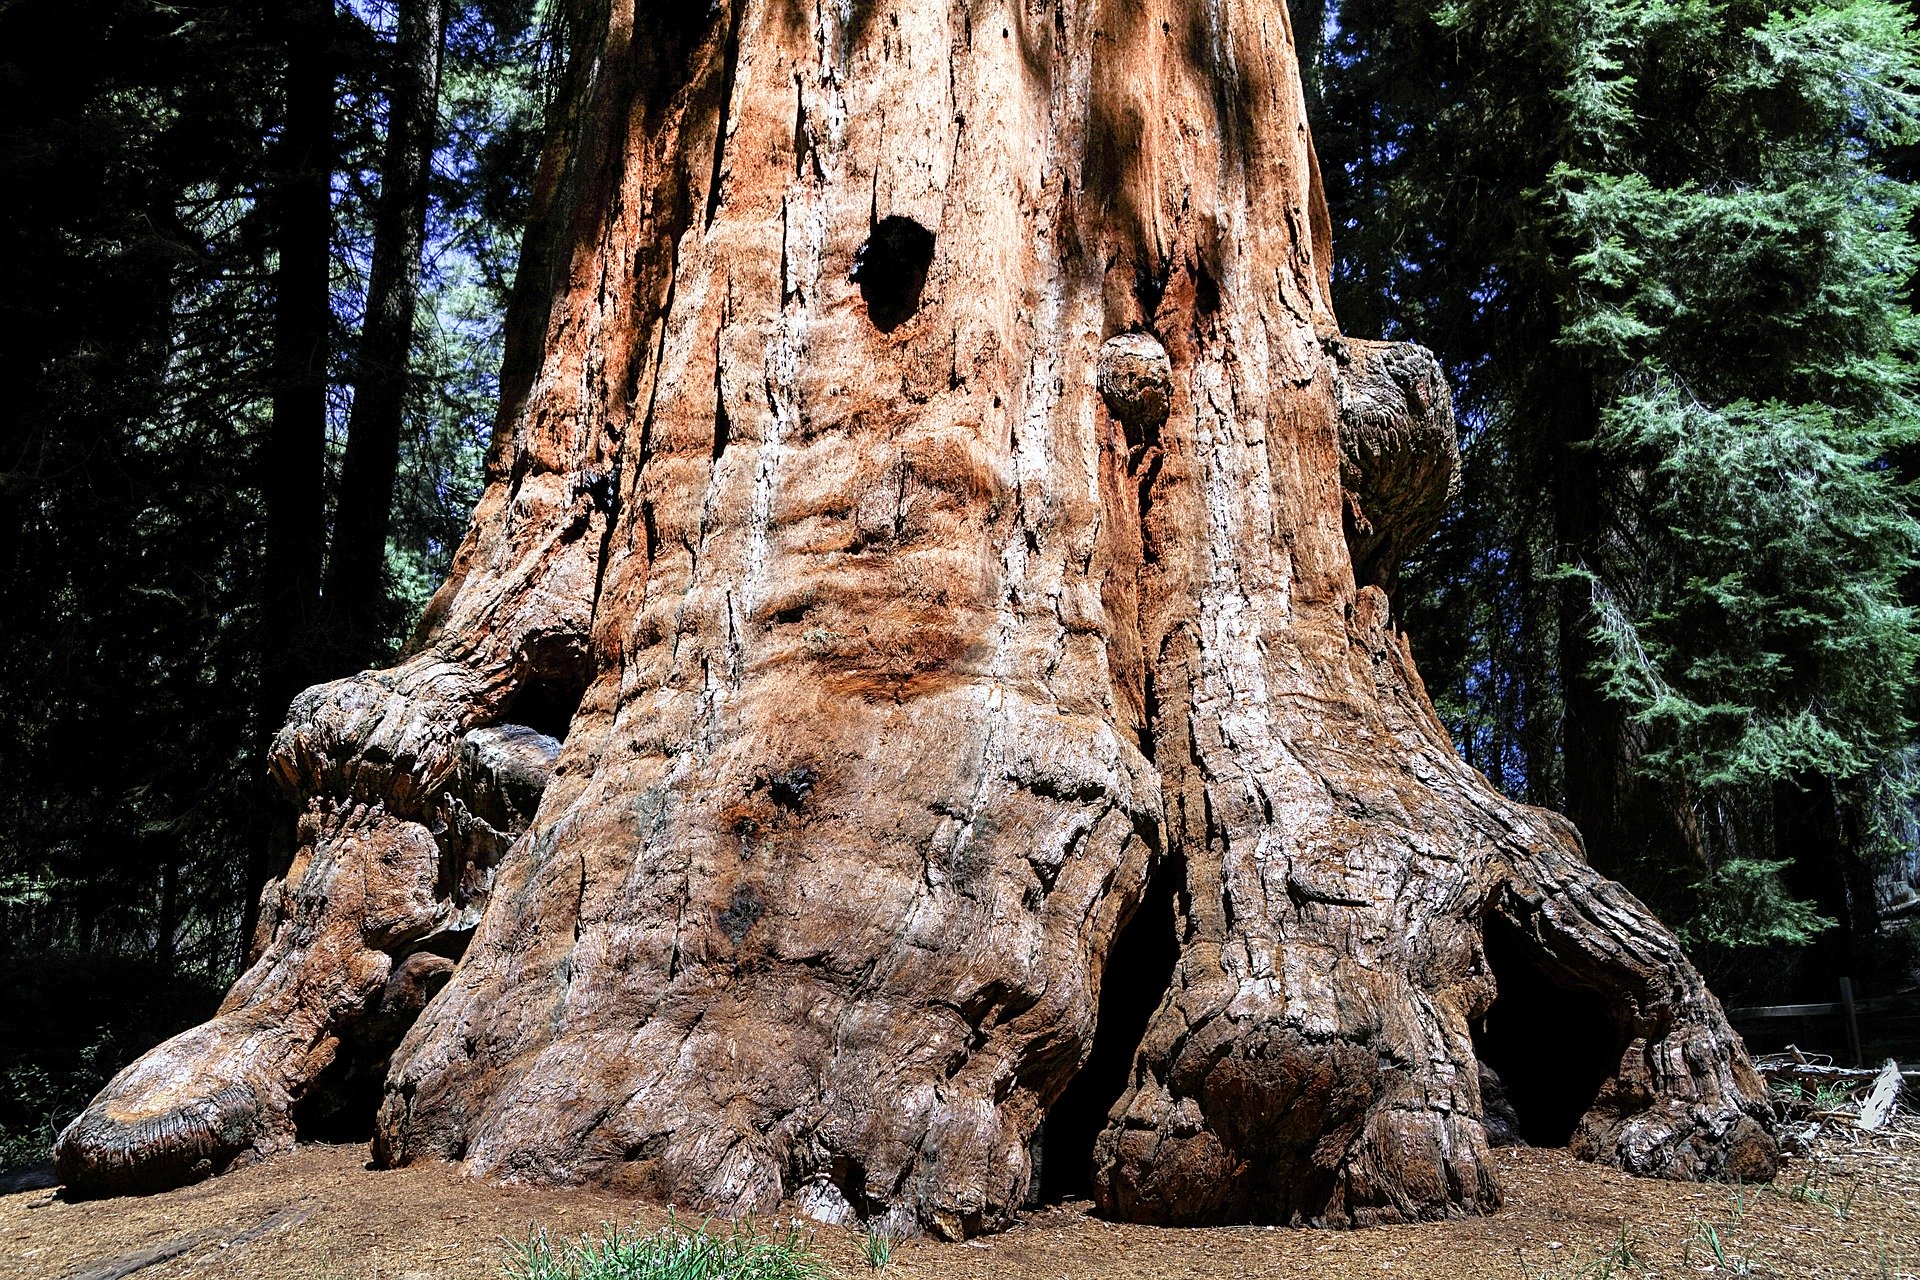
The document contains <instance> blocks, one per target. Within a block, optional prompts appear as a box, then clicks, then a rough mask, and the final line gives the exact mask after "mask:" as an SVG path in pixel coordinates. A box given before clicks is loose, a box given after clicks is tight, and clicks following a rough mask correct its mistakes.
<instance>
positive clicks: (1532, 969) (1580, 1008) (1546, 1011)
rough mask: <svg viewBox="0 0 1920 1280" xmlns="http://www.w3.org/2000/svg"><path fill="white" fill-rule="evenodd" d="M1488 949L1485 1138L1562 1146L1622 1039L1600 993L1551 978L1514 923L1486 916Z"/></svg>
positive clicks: (1482, 1040) (1480, 1046)
mask: <svg viewBox="0 0 1920 1280" xmlns="http://www.w3.org/2000/svg"><path fill="white" fill-rule="evenodd" d="M1486 948H1487V964H1488V967H1489V968H1491V969H1492V970H1493V978H1494V982H1495V983H1496V985H1497V986H1498V989H1499V994H1498V995H1497V996H1496V997H1495V999H1494V1002H1493V1007H1492V1008H1491V1009H1489V1010H1487V1016H1486V1018H1485V1020H1484V1022H1483V1024H1482V1025H1481V1026H1480V1027H1478V1028H1476V1029H1475V1031H1474V1036H1473V1047H1474V1052H1475V1054H1476V1055H1477V1056H1478V1057H1479V1059H1480V1065H1481V1081H1482V1089H1483V1098H1482V1101H1483V1104H1484V1106H1485V1109H1486V1111H1487V1120H1488V1137H1489V1138H1490V1139H1492V1141H1493V1142H1494V1144H1495V1145H1496V1146H1499V1145H1519V1144H1525V1145H1527V1146H1534V1147H1564V1146H1566V1145H1567V1143H1568V1142H1569V1141H1570V1140H1571V1139H1572V1137H1573V1133H1574V1130H1575V1128H1577V1127H1578V1125H1579V1123H1580V1117H1582V1116H1583V1115H1585V1114H1586V1113H1587V1111H1588V1109H1589V1108H1591V1107H1592V1106H1593V1103H1594V1099H1595V1098H1597V1097H1598V1096H1599V1094H1600V1088H1601V1086H1602V1085H1604V1084H1605V1083H1606V1082H1607V1080H1608V1078H1609V1077H1611V1076H1612V1075H1613V1073H1614V1072H1615V1070H1617V1069H1618V1067H1619V1065H1620V1055H1621V1054H1622V1053H1623V1052H1624V1051H1625V1049H1626V1037H1625V1035H1624V1033H1623V1032H1622V1031H1621V1029H1620V1027H1619V1026H1618V1025H1617V1024H1616V1022H1615V1020H1614V1017H1613V1014H1612V1012H1611V1011H1610V1010H1609V1009H1608V1007H1607V1004H1606V1002H1605V1001H1604V1000H1602V999H1601V998H1600V997H1599V996H1598V995H1596V994H1594V993H1593V992H1591V991H1582V990H1579V989H1577V988H1573V987H1568V986H1563V985H1562V984H1560V983H1557V982H1555V981H1554V980H1553V979H1552V978H1550V977H1548V976H1547V974H1546V973H1544V972H1543V971H1542V970H1541V969H1540V967H1539V966H1538V965H1536V964H1535V963H1534V962H1533V961H1532V960H1531V958H1530V957H1529V953H1528V950H1527V948H1526V942H1525V940H1524V939H1523V938H1521V937H1520V936H1518V934H1517V933H1516V931H1515V930H1514V928H1513V926H1512V925H1510V924H1508V923H1506V922H1505V921H1502V920H1501V919H1499V918H1498V917H1490V918H1489V919H1488V920H1487V925H1486ZM1489 1077H1491V1079H1489ZM1489 1086H1491V1088H1489Z"/></svg>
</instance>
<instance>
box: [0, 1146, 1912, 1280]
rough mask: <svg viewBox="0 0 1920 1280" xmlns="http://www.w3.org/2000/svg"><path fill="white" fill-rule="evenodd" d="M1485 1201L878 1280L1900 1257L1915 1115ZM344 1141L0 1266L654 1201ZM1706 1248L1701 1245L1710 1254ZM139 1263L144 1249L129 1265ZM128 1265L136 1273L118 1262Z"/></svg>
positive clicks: (20, 1243) (246, 1264)
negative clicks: (1759, 1176)
mask: <svg viewBox="0 0 1920 1280" xmlns="http://www.w3.org/2000/svg"><path fill="white" fill-rule="evenodd" d="M1496 1158H1497V1159H1498V1161H1499V1169H1500V1175H1501V1178H1502V1183H1503V1186H1504V1187H1505V1190H1506V1205H1505V1207H1504V1208H1502V1209H1501V1210H1500V1211H1499V1212H1498V1213H1496V1214H1494V1215H1492V1216H1491V1217H1485V1218H1473V1219H1463V1220H1459V1221H1453V1222H1442V1223H1429V1224H1422V1225H1416V1226H1402V1227H1376V1228H1372V1229H1370V1230H1366V1231H1340V1232H1335V1231H1297V1230H1286V1229H1278V1230H1276V1229H1272V1228H1257V1227H1256V1228H1248V1227H1241V1228H1225V1229H1217V1230H1164V1229H1157V1228H1150V1227H1136V1226H1127V1225H1120V1224H1115V1223H1109V1222H1103V1221H1101V1220H1100V1219H1098V1218H1095V1217H1093V1216H1091V1215H1090V1214H1089V1212H1088V1206H1087V1205H1085V1204H1069V1205H1063V1206H1058V1207H1054V1208H1050V1209H1045V1210H1042V1211H1039V1212H1036V1213H1034V1214H1032V1215H1030V1216H1028V1217H1027V1218H1026V1219H1025V1220H1024V1221H1023V1222H1022V1223H1021V1224H1020V1226H1019V1227H1017V1228H1016V1229H1014V1230H1012V1231H1009V1232H1007V1233H1005V1234H1004V1235H999V1236H995V1237H991V1238H989V1239H985V1240H977V1241H973V1242H971V1243H968V1244H936V1243H931V1242H920V1241H911V1242H907V1243H904V1244H901V1245H899V1246H897V1247H896V1249H895V1252H894V1255H893V1262H892V1264H891V1266H889V1267H888V1269H887V1271H886V1273H885V1274H886V1277H887V1280H936V1278H938V1280H1029V1278H1031V1280H1094V1278H1096V1277H1112V1278H1114V1280H1148V1278H1149V1277H1151V1278H1152V1280H1182V1278H1185V1277H1235V1278H1236V1280H1238V1278H1240V1277H1255V1276H1260V1277H1268V1276H1271V1277H1299V1278H1300V1280H1355V1278H1356V1277H1361V1276H1365V1277H1368V1278H1369V1280H1482V1278H1483V1277H1485V1278H1493V1277H1502V1278H1504V1277H1514V1278H1516V1280H1604V1278H1607V1277H1618V1278H1619V1280H1627V1278H1628V1277H1632V1278H1634V1280H1639V1278H1641V1277H1647V1278H1653V1277H1682V1276H1685V1277H1697V1276H1742V1275H1744V1276H1755V1277H1802V1276H1805V1277H1827V1276H1834V1277H1839V1276H1860V1277H1868V1278H1869V1280H1900V1278H1902V1277H1906V1278H1908V1280H1914V1277H1916V1274H1917V1273H1920V1120H1916V1119H1914V1118H1913V1117H1910V1116H1908V1117H1902V1118H1901V1119H1900V1120H1899V1121H1897V1122H1896V1124H1895V1125H1894V1126H1893V1127H1892V1128H1891V1130H1890V1131H1889V1132H1887V1133H1883V1134H1880V1135H1875V1136H1866V1135H1860V1134H1850V1135H1846V1136H1841V1135H1829V1136H1827V1137H1824V1138H1822V1139H1820V1140H1818V1141H1817V1142H1816V1143H1815V1144H1814V1146H1813V1149H1812V1151H1811V1152H1810V1154H1809V1155H1807V1156H1804V1157H1801V1158H1799V1159H1795V1160H1792V1161H1790V1162H1789V1164H1788V1166H1787V1168H1786V1170H1785V1172H1783V1174H1782V1175H1781V1177H1780V1179H1779V1180H1778V1181H1777V1182H1776V1183H1775V1184H1773V1185H1772V1186H1771V1187H1767V1188H1756V1187H1751V1186H1748V1187H1736V1186H1730V1185H1725V1184H1704V1185H1692V1184H1677V1183H1662V1182H1651V1181H1643V1180H1639V1179H1635V1178H1629V1177H1626V1176H1624V1175H1622V1174H1620V1173H1617V1172H1615V1171H1613V1170H1611V1169H1603V1168H1597V1167H1595V1166H1593V1165H1588V1164H1581V1163H1578V1162H1576V1161H1574V1160H1573V1159H1571V1158H1570V1157H1568V1155H1567V1154H1566V1153H1565V1152H1564V1151H1549V1150H1518V1151H1502V1152H1498V1153H1496ZM365 1164H366V1152H365V1149H364V1148H362V1147H346V1146H304V1147H301V1148H300V1149H299V1150H297V1151H295V1152H293V1153H292V1154H289V1155H286V1156H283V1157H280V1158H277V1159H274V1160H270V1161H267V1162H265V1163H263V1164H258V1165H254V1166H252V1167H250V1168H247V1169H242V1170H239V1171H237V1172H235V1173H232V1174H229V1175H227V1176H226V1177H223V1178H218V1179H215V1180H214V1181H212V1182H208V1183H203V1184H201V1185H199V1186H196V1187H188V1188H185V1189H183V1190H180V1191H173V1192H169V1193H166V1194H164V1195H156V1196H148V1197H144V1198H129V1199H118V1200H95V1201H82V1202H78V1203H70V1202H68V1201H66V1200H63V1199H61V1198H59V1197H58V1196H57V1195H56V1194H55V1193H53V1192H51V1191H46V1190H38V1191H27V1192H21V1193H17V1194H13V1195H7V1196H4V1197H0V1276H6V1277H15V1276H18V1277H23V1278H24V1277H35V1278H46V1280H56V1278H57V1280H82V1278H83V1277H85V1278H87V1280H104V1278H105V1277H118V1276H134V1277H136V1280H180V1278H182V1277H221V1278H222V1280H225V1278H227V1277H231V1278H232V1280H497V1277H498V1276H499V1274H500V1263H501V1259H502V1256H503V1251H502V1240H503V1238H506V1237H516V1238H522V1239H524V1238H525V1237H526V1235H527V1233H528V1232H529V1230H530V1229H531V1228H533V1227H535V1226H544V1227H546V1228H547V1229H548V1230H549V1231H550V1232H553V1233H555V1234H557V1235H564V1234H577V1233H580V1232H584V1231H588V1230H591V1229H594V1228H597V1227H599V1226H601V1225H603V1224H606V1223H621V1224H628V1225H637V1226H641V1227H648V1228H650V1227H653V1226H656V1225H658V1224H661V1223H663V1222H665V1220H666V1214H665V1212H664V1211H663V1210H659V1209H655V1208H653V1207H652V1206H649V1205H645V1204H641V1203H637V1202H635V1201H633V1200H630V1199H626V1198H623V1197H620V1196H617V1195H613V1194H609V1193H606V1192H595V1191H579V1190H534V1189H526V1188H512V1187H500V1186H495V1185H491V1184H488V1183H483V1182H479V1181H475V1180H473V1179H470V1178H466V1177H464V1176H462V1175H461V1174H460V1173H458V1172H457V1171H456V1170H455V1169H453V1168H450V1167H447V1166H434V1165H429V1166H418V1167H414V1168H409V1169H400V1170H391V1171H379V1172H375V1171H369V1170H368V1169H367V1168H366V1167H365ZM814 1238H815V1242H816V1247H817V1248H818V1250H819V1252H820V1254H821V1255H822V1256H823V1258H824V1259H825V1260H826V1262H827V1264H828V1266H829V1267H830V1268H831V1269H832V1271H833V1272H834V1273H835V1275H837V1276H839V1277H846V1278H848V1280H857V1278H859V1277H864V1276H867V1275H870V1274H871V1273H870V1272H869V1271H868V1269H867V1267H866V1264H865V1263H864V1262H862V1261H861V1260H860V1258H859V1254H858V1252H857V1249H858V1245H859V1238H858V1237H857V1236H855V1235H854V1234H853V1233H852V1232H850V1231H846V1230H842V1229H838V1228H819V1229H817V1230H816V1231H815V1232H814ZM1716 1242H1717V1246H1718V1248H1717V1251H1716V1247H1715V1245H1716ZM142 1264H143V1265H142ZM130 1265H133V1266H134V1269H133V1270H129V1269H128V1268H129V1266H130Z"/></svg>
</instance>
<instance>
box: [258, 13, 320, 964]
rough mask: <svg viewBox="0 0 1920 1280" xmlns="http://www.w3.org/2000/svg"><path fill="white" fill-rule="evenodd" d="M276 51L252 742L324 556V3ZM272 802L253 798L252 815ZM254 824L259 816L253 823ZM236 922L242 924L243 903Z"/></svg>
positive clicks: (279, 698)
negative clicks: (279, 53)
mask: <svg viewBox="0 0 1920 1280" xmlns="http://www.w3.org/2000/svg"><path fill="white" fill-rule="evenodd" d="M275 22H276V32H277V34H278V36H279V38H280V41H281V44H282V47H283V49H284V51H285V56H286V87H285V111H286V118H285V119H284V120H283V121H282V123H281V135H280V141H279V144H278V154H277V156H276V160H275V172H274V174H273V187H272V191H271V197H270V198H271V210H272V222H273V228H274V251H275V255H276V258H277V262H276V266H275V269H274V280H273V289H274V308H273V365H272V378H273V392H272V416H271V418H270V420H269V422H268V426H267V436H266V441H265V444H264V447H263V448H262V450H261V455H260V459H259V468H260V471H259V474H260V491H261V496H262V499H263V505H264V508H265V515H266V521H265V523H266V530H265V533H266V537H265V544H266V545H265V555H264V557H263V561H262V565H261V577H262V582H261V596H260V642H261V662H260V695H259V720H260V740H261V742H263V743H264V742H265V741H266V740H267V739H268V737H269V736H270V735H271V734H272V733H273V732H274V729H275V727H276V726H277V725H279V724H280V723H281V722H282V721H283V720H284V718H285V717H286V714H287V705H288V703H289V702H290V701H292V699H293V697H294V695H295V694H297V693H299V692H300V689H301V687H302V686H303V685H305V684H306V683H307V682H308V681H309V680H312V679H315V678H317V676H318V675H319V674H320V671H319V666H320V664H319V662H318V660H317V655H318V653H319V652H320V650H321V647H322V641H321V638H320V636H319V635H318V634H317V628H316V625H315V624H316V622H317V621H318V617H319V603H320V576H321V566H322V560H323V557H324V555H325V552H326V504H325V485H326V447H327V351H328V331H329V328H330V326H331V324H332V316H333V311H332V294H331V287H330V283H329V279H328V272H329V269H330V264H331V262H332V235H333V205H332V182H333V164H334V148H335V140H334V135H333V129H334V101H333V77H334V63H333V58H334V48H333V41H334V15H333V0H301V2H300V3H295V4H289V5H287V6H286V7H285V9H284V11H282V12H278V13H277V14H276V19H275ZM272 807H273V806H272V805H271V803H270V802H269V803H267V804H263V805H262V806H261V810H262V812H263V814H264V813H265V812H266V811H268V810H270V809H271V808H272ZM263 825H264V824H263ZM271 847H272V844H271V842H270V841H269V839H268V838H267V836H266V834H265V832H264V831H263V832H262V833H261V834H259V835H258V836H256V841H255V849H256V851H257V852H256V854H255V855H254V856H253V857H252V858H250V859H249V865H248V867H247V876H246V883H247V888H248V890H249V891H250V892H251V891H252V890H254V889H255V888H257V887H258V886H260V885H262V884H264V883H265V882H266V879H267V877H268V876H269V875H270V874H271V872H272V865H271V864H270V863H269V862H268V861H266V858H267V856H268V850H269V849H270V848H271ZM248 916H249V918H248V920H247V922H246V923H247V925H248V927H249V928H251V926H252V924H253V918H252V917H253V908H251V907H250V908H249V912H248Z"/></svg>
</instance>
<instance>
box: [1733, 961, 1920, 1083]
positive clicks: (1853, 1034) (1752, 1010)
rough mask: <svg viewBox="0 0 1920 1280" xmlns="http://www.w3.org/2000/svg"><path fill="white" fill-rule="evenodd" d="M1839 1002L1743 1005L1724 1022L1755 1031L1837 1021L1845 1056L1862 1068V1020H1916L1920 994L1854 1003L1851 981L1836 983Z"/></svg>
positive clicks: (1919, 1009)
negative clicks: (1781, 1023) (1804, 1021)
mask: <svg viewBox="0 0 1920 1280" xmlns="http://www.w3.org/2000/svg"><path fill="white" fill-rule="evenodd" d="M1839 994H1840V998H1839V999H1838V1000H1836V1001H1834V1002H1832V1003H1830V1004H1767V1005H1745V1006H1738V1007H1734V1008H1730V1009H1728V1010H1727V1020H1728V1021H1729V1022H1731V1023H1733V1025H1734V1026H1735V1027H1736V1028H1741V1027H1753V1028H1755V1029H1756V1030H1757V1029H1759V1024H1764V1023H1767V1022H1771V1021H1774V1020H1777V1019H1782V1018H1839V1019H1840V1020H1841V1024H1842V1026H1843V1028H1844V1029H1845V1032H1846V1041H1847V1045H1846V1047H1847V1055H1848V1058H1849V1060H1850V1061H1851V1062H1852V1063H1853V1065H1855V1066H1864V1065H1865V1064H1866V1057H1865V1042H1864V1041H1863V1040H1862V1038H1861V1034H1860V1024H1861V1020H1862V1018H1868V1019H1878V1020H1881V1021H1886V1020H1888V1015H1891V1016H1892V1020H1895V1021H1902V1022H1904V1021H1906V1020H1909V1019H1914V1018H1920V991H1909V992H1905V993H1903V994H1901V995H1893V996H1880V997H1877V998H1875V999H1872V1000H1859V999H1855V997H1854V994H1853V980H1852V979H1850V978H1842V979H1840V992H1839Z"/></svg>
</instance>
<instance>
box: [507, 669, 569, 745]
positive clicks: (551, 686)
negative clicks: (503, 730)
mask: <svg viewBox="0 0 1920 1280" xmlns="http://www.w3.org/2000/svg"><path fill="white" fill-rule="evenodd" d="M586 696H587V681H586V678H585V676H584V674H582V675H575V674H574V673H572V672H562V673H558V674H550V673H545V672H538V671H536V672H533V673H531V674H529V675H528V676H527V680H526V683H525V684H523V685H521V686H520V692H518V693H516V694H515V695H514V696H513V700H512V701H511V702H509V703H508V704H507V709H506V713H505V715H503V716H502V717H501V718H502V719H503V720H505V721H506V722H508V723H511V724H523V725H525V726H527V728H529V729H532V730H534V731H535V732H537V733H544V734H546V735H547V736H548V737H549V738H555V739H558V740H559V741H561V742H565V741H566V739H567V730H568V728H570V727H571V726H572V724H573V716H574V713H575V712H577V711H578V710H580V700H581V699H582V698H584V697H586Z"/></svg>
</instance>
